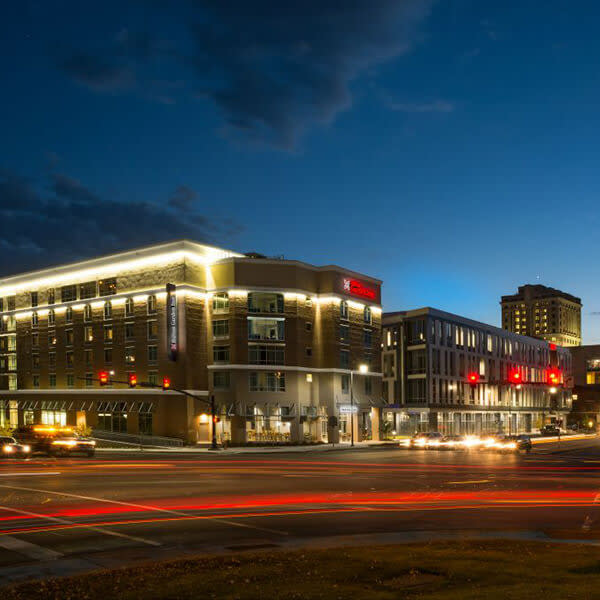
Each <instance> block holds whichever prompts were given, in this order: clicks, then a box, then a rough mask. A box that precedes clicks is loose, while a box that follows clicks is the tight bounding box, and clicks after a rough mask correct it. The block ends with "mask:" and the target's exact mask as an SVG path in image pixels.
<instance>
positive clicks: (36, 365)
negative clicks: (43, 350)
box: [31, 354, 40, 369]
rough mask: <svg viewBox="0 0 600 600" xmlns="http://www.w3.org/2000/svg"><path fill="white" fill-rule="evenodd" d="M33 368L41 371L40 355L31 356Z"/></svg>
mask: <svg viewBox="0 0 600 600" xmlns="http://www.w3.org/2000/svg"><path fill="white" fill-rule="evenodd" d="M31 368H32V369H39V368H40V355H39V354H32V355H31Z"/></svg>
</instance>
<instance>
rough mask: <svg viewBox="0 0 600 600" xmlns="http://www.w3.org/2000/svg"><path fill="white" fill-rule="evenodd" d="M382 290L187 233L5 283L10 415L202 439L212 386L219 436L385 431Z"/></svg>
mask: <svg viewBox="0 0 600 600" xmlns="http://www.w3.org/2000/svg"><path fill="white" fill-rule="evenodd" d="M380 286H381V282H380V281H379V280H377V279H374V278H372V277H369V276H366V275H361V274H358V273H354V272H352V271H348V270H346V269H342V268H340V267H337V266H323V267H317V266H313V265H309V264H306V263H303V262H299V261H294V260H279V259H269V258H266V257H262V256H259V255H256V254H252V255H243V254H238V253H236V252H231V251H228V250H222V249H219V248H214V247H210V246H206V245H202V244H198V243H194V242H191V241H187V240H182V241H176V242H172V243H167V244H162V245H156V246H152V247H147V248H141V249H137V250H132V251H128V252H122V253H119V254H114V255H111V256H106V257H101V258H96V259H92V260H85V261H82V262H78V263H75V264H68V265H62V266H58V267H54V268H50V269H44V270H40V271H35V272H31V273H26V274H22V275H15V276H12V277H6V278H4V279H0V315H1V316H0V409H1V410H0V425H2V424H5V423H10V425H13V426H16V425H23V424H28V423H48V424H54V423H60V424H70V425H79V426H87V427H92V428H93V429H94V430H95V431H96V432H97V433H98V434H100V432H104V434H105V435H107V436H109V435H110V436H113V437H120V439H124V440H125V439H128V436H135V439H137V436H139V435H147V436H150V435H152V436H162V437H168V438H176V439H180V440H184V441H186V442H188V443H195V442H207V441H208V440H209V438H210V419H209V416H208V413H209V409H208V402H209V399H210V397H211V396H212V395H214V397H215V401H216V406H217V413H218V423H217V425H216V429H217V435H218V438H219V439H220V441H225V440H228V441H231V442H232V443H245V442H248V441H251V442H252V441H255V442H291V443H298V442H304V441H317V442H319V441H321V442H323V441H330V442H332V441H333V442H337V441H339V440H345V439H348V438H349V437H350V433H351V429H350V428H351V425H352V424H353V426H354V433H355V439H357V440H358V439H362V438H367V437H369V438H371V437H372V438H375V439H376V438H377V436H378V434H379V411H380V406H381V374H380V372H379V365H380V363H381V351H380V345H381V300H380ZM101 372H103V373H104V372H105V373H108V374H109V378H110V384H109V385H108V386H106V387H101V386H100V384H99V382H98V379H99V373H101ZM133 377H135V378H137V386H136V387H129V386H128V385H127V382H128V381H130V378H133ZM165 378H167V379H168V380H169V383H170V390H167V391H164V390H163V389H162V383H163V380H164V379H165ZM176 390H183V391H185V392H187V393H188V395H185V394H182V393H179V392H178V391H176ZM350 404H352V405H353V408H351V409H348V408H347V406H348V405H350ZM353 411H356V413H355V416H354V417H350V416H349V415H350V414H351V413H353Z"/></svg>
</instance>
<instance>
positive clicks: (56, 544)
mask: <svg viewBox="0 0 600 600" xmlns="http://www.w3.org/2000/svg"><path fill="white" fill-rule="evenodd" d="M473 537H484V538H485V537H514V538H524V539H548V538H552V539H554V538H557V539H562V540H565V539H566V540H568V539H581V538H583V539H587V540H588V541H590V540H594V539H599V540H600V440H598V439H587V440H572V441H562V442H561V443H560V445H559V444H558V443H555V442H551V443H544V444H540V445H537V446H536V447H535V448H534V451H533V452H532V453H531V454H530V455H527V456H525V455H497V454H489V453H478V452H472V453H465V452H453V451H427V450H407V449H400V448H373V449H361V450H354V451H348V450H345V451H330V452H312V453H302V454H299V453H289V454H284V453H278V454H273V455H269V454H254V455H237V456H231V455H229V456H219V455H212V454H205V455H182V454H169V455H146V454H143V455H140V454H132V453H128V454H122V455H119V454H110V455H106V454H104V455H98V456H97V458H94V459H86V458H81V459H79V458H73V459H69V458H66V459H49V458H42V457H40V458H33V459H30V460H26V461H18V460H5V461H3V462H2V463H0V582H2V583H4V584H6V583H10V582H12V581H17V580H21V579H24V578H28V577H42V576H47V575H66V574H71V573H76V572H80V571H85V570H90V569H97V568H102V567H116V566H122V565H125V564H135V563H137V562H140V561H147V560H152V559H160V558H174V557H179V556H185V555H189V554H201V553H207V552H209V553H212V552H229V551H243V550H254V549H259V548H278V547H281V548H290V547H297V546H302V545H305V546H332V547H335V546H339V545H343V544H348V543H358V544H360V543H364V542H383V543H385V542H401V541H415V540H429V539H448V538H450V539H452V538H460V539H462V538H473Z"/></svg>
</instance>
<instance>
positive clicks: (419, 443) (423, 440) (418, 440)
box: [408, 431, 443, 448]
mask: <svg viewBox="0 0 600 600" xmlns="http://www.w3.org/2000/svg"><path fill="white" fill-rule="evenodd" d="M442 439H443V436H442V434H441V433H439V432H437V431H433V432H430V433H415V435H413V437H412V438H410V442H409V443H408V447H409V448H437V447H439V446H440V444H441V442H442Z"/></svg>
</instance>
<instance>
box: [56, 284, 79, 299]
mask: <svg viewBox="0 0 600 600" xmlns="http://www.w3.org/2000/svg"><path fill="white" fill-rule="evenodd" d="M60 299H61V301H62V302H73V300H77V286H76V285H63V287H61V288H60Z"/></svg>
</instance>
